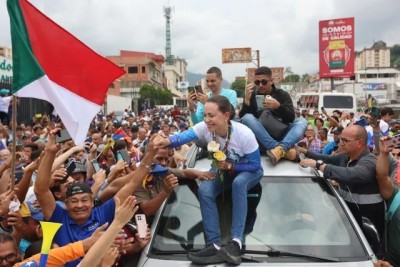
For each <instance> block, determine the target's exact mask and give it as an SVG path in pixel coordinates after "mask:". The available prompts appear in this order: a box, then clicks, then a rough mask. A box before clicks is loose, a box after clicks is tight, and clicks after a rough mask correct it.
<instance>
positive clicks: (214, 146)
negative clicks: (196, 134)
mask: <svg viewBox="0 0 400 267" xmlns="http://www.w3.org/2000/svg"><path fill="white" fill-rule="evenodd" d="M207 150H208V151H209V152H217V151H218V150H219V144H218V143H217V142H215V141H211V142H210V143H208V145H207Z"/></svg>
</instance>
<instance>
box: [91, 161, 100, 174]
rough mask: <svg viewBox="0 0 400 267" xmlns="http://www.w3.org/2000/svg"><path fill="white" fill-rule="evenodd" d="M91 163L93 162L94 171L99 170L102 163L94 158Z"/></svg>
mask: <svg viewBox="0 0 400 267" xmlns="http://www.w3.org/2000/svg"><path fill="white" fill-rule="evenodd" d="M91 163H92V166H93V169H94V171H95V172H98V171H99V170H100V165H99V163H98V162H97V160H95V159H94V160H92V161H91Z"/></svg>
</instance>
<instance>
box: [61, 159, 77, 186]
mask: <svg viewBox="0 0 400 267" xmlns="http://www.w3.org/2000/svg"><path fill="white" fill-rule="evenodd" d="M75 168H76V164H75V161H70V162H69V163H68V164H67V166H66V167H65V169H66V170H67V174H66V175H65V176H64V177H63V179H62V180H61V183H62V184H63V183H65V181H66V180H67V179H68V177H69V176H71V174H72V172H73V171H74V170H75Z"/></svg>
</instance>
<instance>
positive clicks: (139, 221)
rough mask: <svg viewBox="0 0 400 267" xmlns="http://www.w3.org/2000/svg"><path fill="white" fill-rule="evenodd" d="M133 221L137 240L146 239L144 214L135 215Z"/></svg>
mask: <svg viewBox="0 0 400 267" xmlns="http://www.w3.org/2000/svg"><path fill="white" fill-rule="evenodd" d="M135 221H136V227H137V232H138V234H139V238H146V231H147V222H146V216H145V215H144V214H136V215H135Z"/></svg>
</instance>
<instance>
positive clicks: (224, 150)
mask: <svg viewBox="0 0 400 267" xmlns="http://www.w3.org/2000/svg"><path fill="white" fill-rule="evenodd" d="M231 135H232V126H231V121H229V122H228V134H227V135H226V138H225V146H224V149H223V150H222V152H224V154H225V155H226V151H227V149H228V145H229V142H230V141H231ZM213 141H214V142H217V135H216V134H215V131H214V132H213Z"/></svg>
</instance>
